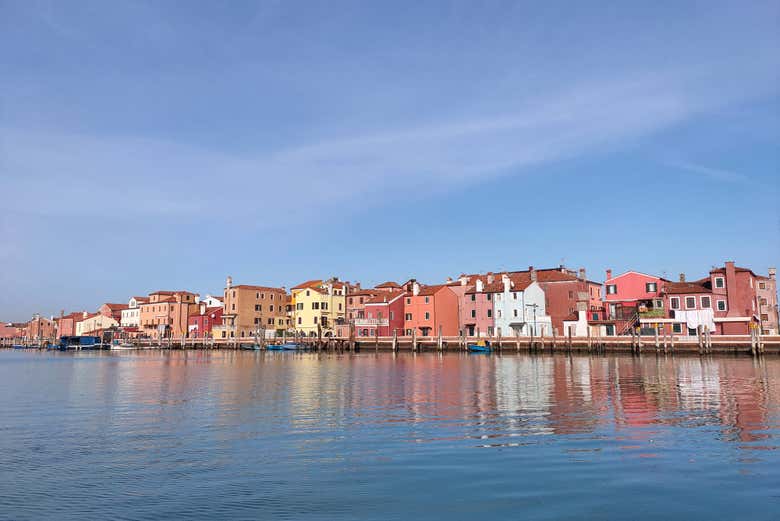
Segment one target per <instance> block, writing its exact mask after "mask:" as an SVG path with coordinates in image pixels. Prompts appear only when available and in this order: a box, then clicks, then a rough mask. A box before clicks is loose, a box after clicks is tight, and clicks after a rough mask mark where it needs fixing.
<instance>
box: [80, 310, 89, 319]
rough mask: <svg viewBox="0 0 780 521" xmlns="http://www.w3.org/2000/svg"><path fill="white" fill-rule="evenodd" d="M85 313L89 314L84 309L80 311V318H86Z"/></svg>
mask: <svg viewBox="0 0 780 521" xmlns="http://www.w3.org/2000/svg"><path fill="white" fill-rule="evenodd" d="M87 315H89V313H87V312H86V311H84V312H82V314H81V318H87Z"/></svg>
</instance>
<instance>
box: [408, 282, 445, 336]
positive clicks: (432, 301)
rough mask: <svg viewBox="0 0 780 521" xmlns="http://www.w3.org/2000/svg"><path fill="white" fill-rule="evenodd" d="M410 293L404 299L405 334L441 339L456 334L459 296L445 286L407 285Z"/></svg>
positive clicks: (414, 283)
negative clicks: (439, 336) (438, 336)
mask: <svg viewBox="0 0 780 521" xmlns="http://www.w3.org/2000/svg"><path fill="white" fill-rule="evenodd" d="M410 285H411V288H412V291H411V292H410V293H407V294H406V296H405V297H404V332H405V334H406V335H411V334H412V332H416V333H417V335H420V336H436V335H438V334H439V332H440V331H441V334H442V335H444V336H457V335H458V333H459V316H458V297H457V295H456V294H455V292H454V291H453V290H452V289H451V288H450V286H449V285H447V284H438V285H433V286H421V285H420V284H419V283H418V282H417V281H411V282H410Z"/></svg>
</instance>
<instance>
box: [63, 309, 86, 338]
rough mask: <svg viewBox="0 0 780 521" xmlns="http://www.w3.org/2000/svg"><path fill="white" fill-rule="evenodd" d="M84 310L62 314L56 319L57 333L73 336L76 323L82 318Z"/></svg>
mask: <svg viewBox="0 0 780 521" xmlns="http://www.w3.org/2000/svg"><path fill="white" fill-rule="evenodd" d="M85 314H86V311H77V312H74V313H69V314H67V315H63V316H61V317H60V318H58V319H57V335H58V336H60V337H63V336H75V335H76V324H77V323H78V322H79V321H80V320H83V319H84V315H85Z"/></svg>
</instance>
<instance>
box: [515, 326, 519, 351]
mask: <svg viewBox="0 0 780 521" xmlns="http://www.w3.org/2000/svg"><path fill="white" fill-rule="evenodd" d="M515 348H516V349H517V352H518V353H519V352H520V332H519V331H518V330H516V329H515Z"/></svg>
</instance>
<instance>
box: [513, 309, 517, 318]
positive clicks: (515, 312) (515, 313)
mask: <svg viewBox="0 0 780 521" xmlns="http://www.w3.org/2000/svg"><path fill="white" fill-rule="evenodd" d="M514 315H515V317H517V310H516V309H515V310H514Z"/></svg>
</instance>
